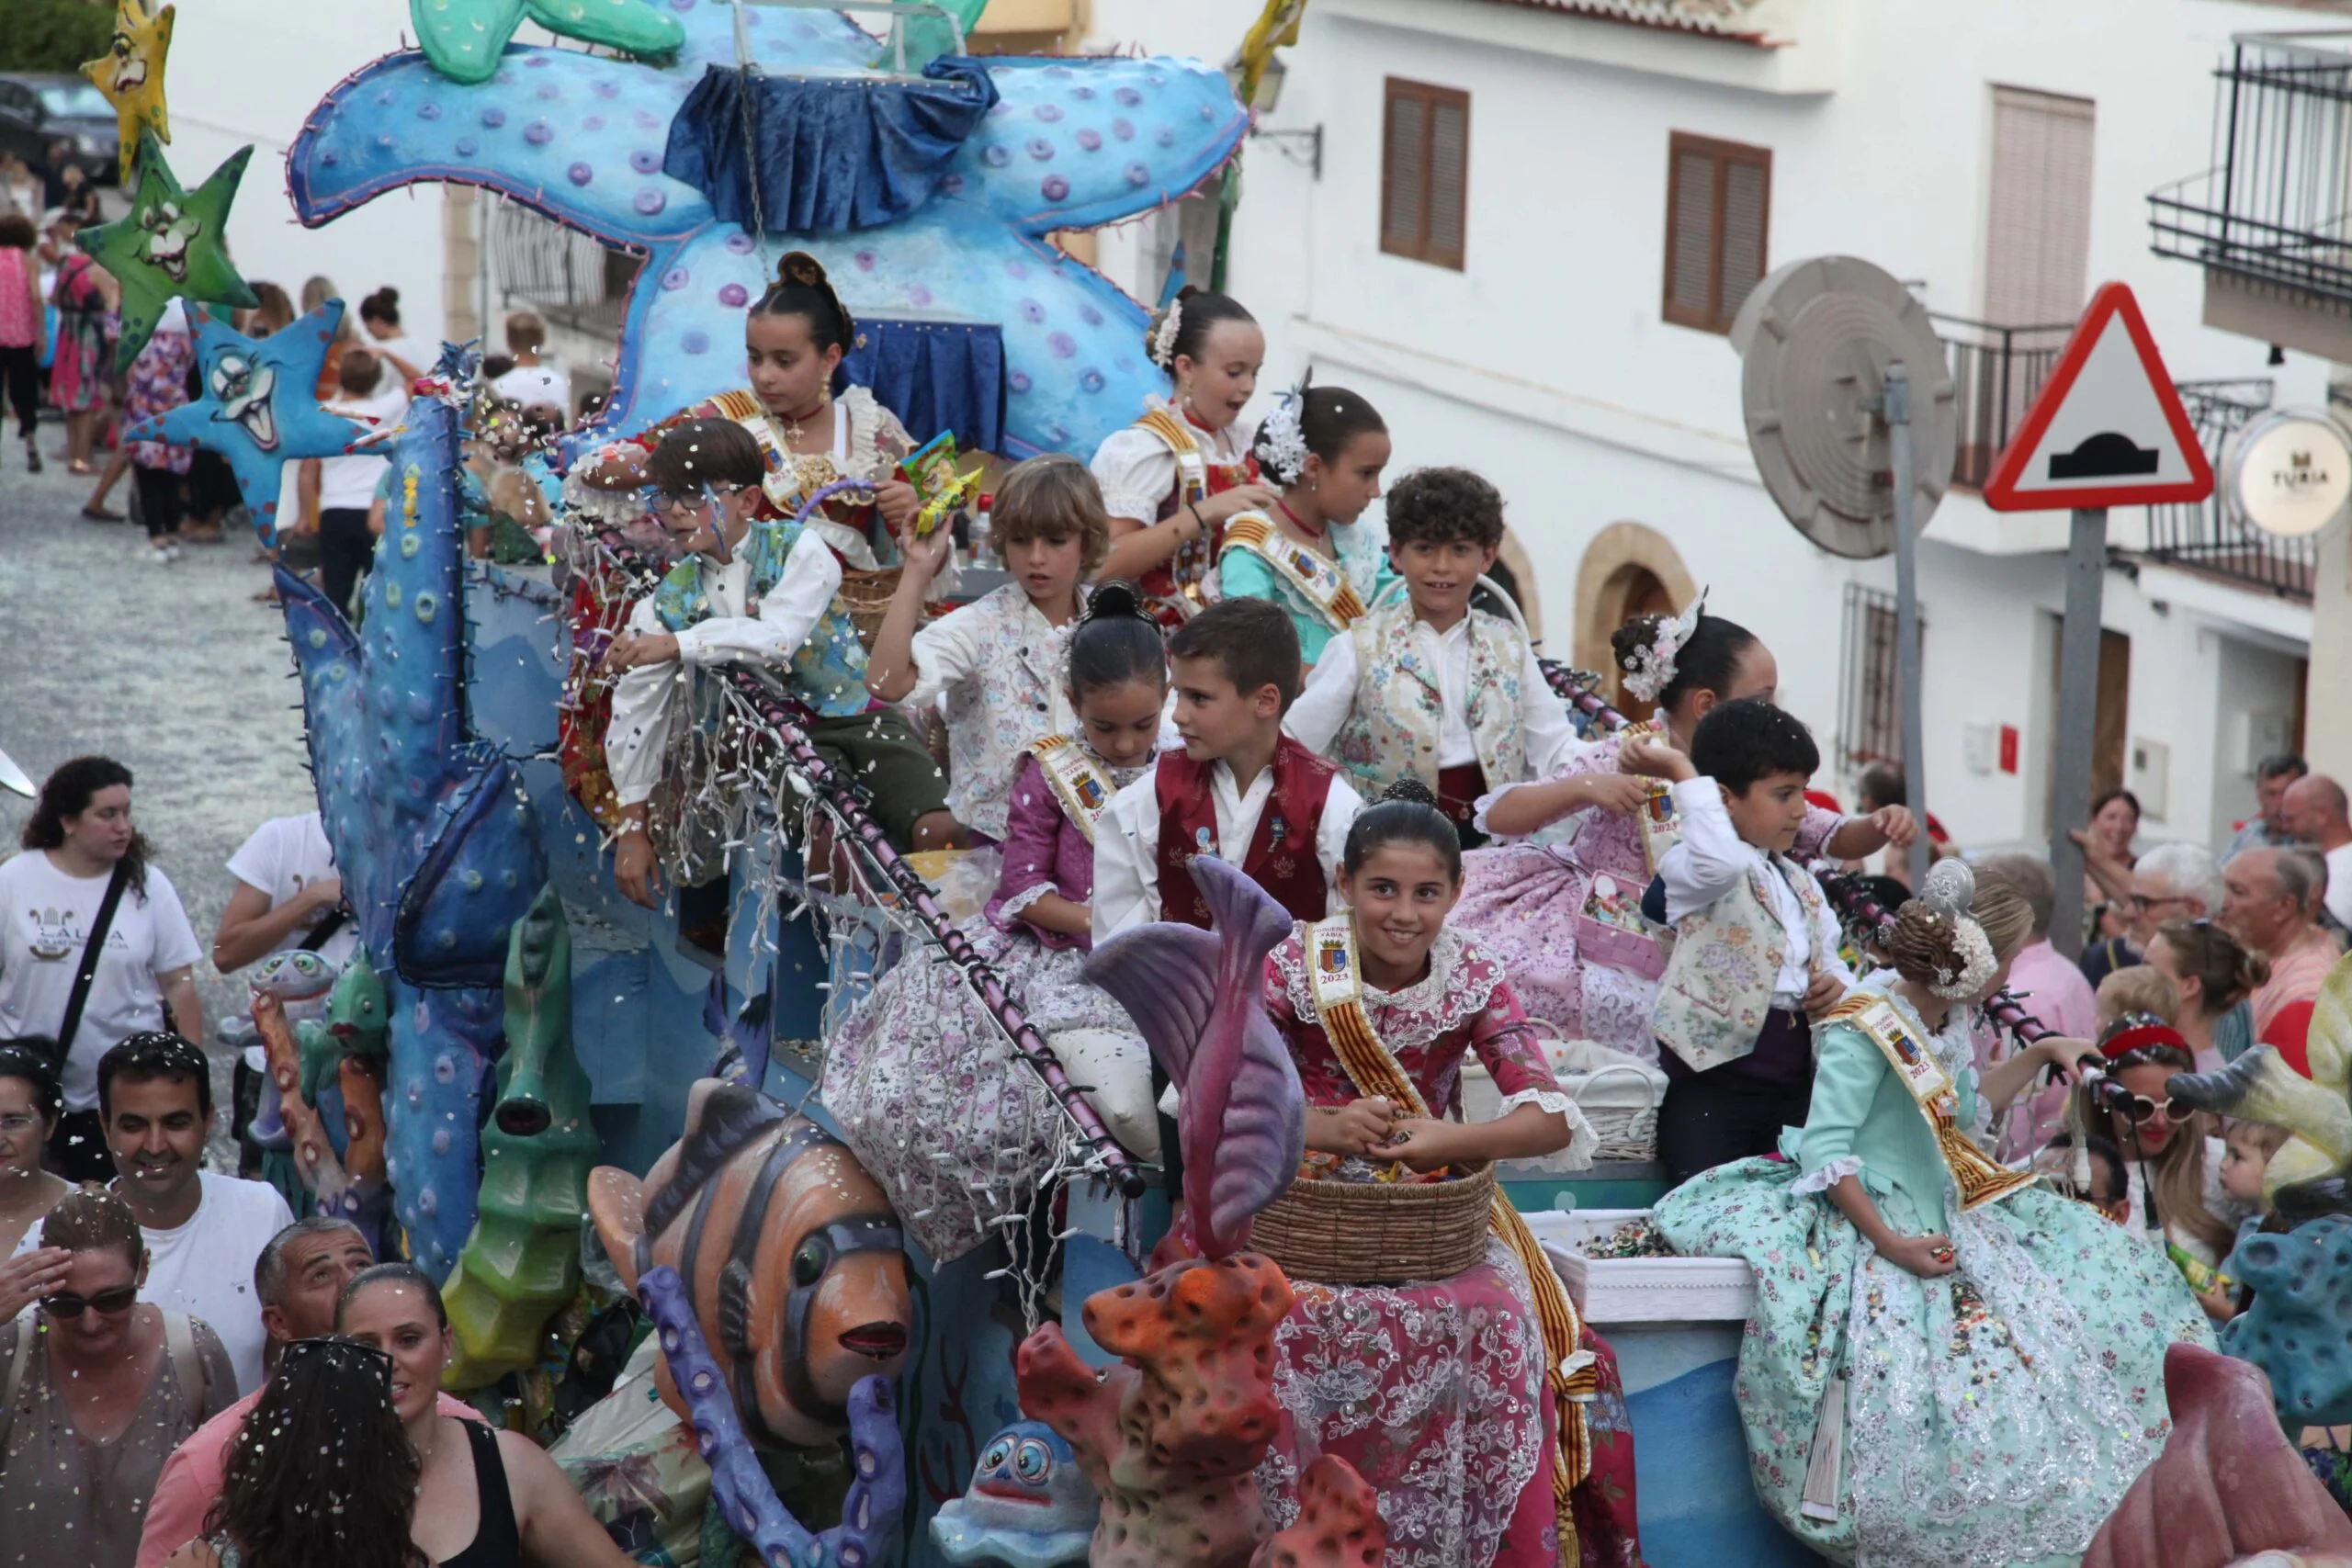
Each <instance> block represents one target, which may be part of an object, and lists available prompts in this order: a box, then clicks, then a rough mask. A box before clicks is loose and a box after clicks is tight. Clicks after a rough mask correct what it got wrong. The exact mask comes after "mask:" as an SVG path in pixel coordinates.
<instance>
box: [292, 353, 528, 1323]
mask: <svg viewBox="0 0 2352 1568" xmlns="http://www.w3.org/2000/svg"><path fill="white" fill-rule="evenodd" d="M391 458H392V471H393V473H394V475H395V477H396V479H397V483H398V489H397V490H396V491H395V494H394V500H393V502H392V504H391V506H390V508H389V513H390V515H389V516H388V517H387V518H386V520H385V530H384V538H383V539H382V541H381V542H380V543H379V546H378V547H377V550H376V562H375V567H374V570H371V571H370V572H369V573H368V582H367V587H366V589H365V590H364V595H365V600H366V606H367V615H366V616H365V617H364V620H363V623H362V628H361V629H360V630H359V631H358V632H356V633H355V632H354V631H353V630H352V629H351V627H350V626H348V625H347V624H346V623H345V620H344V618H343V616H342V615H341V614H339V613H338V612H337V611H336V610H335V609H334V607H333V606H332V605H330V604H328V603H327V600H326V596H325V595H324V594H322V593H321V592H319V591H318V590H317V589H315V588H313V587H311V585H310V584H309V583H307V582H304V581H302V580H300V578H297V577H295V576H294V575H292V574H291V573H289V572H288V571H286V570H282V569H281V570H279V571H278V573H277V592H278V594H279V596H280V597H281V598H283V599H284V600H285V602H286V629H287V635H288V639H289V640H290V641H291V642H292V643H293V645H294V660H295V665H296V668H297V671H298V672H299V674H300V678H301V682H302V704H303V712H304V716H305V718H306V719H307V721H308V724H309V729H310V734H309V739H310V747H311V773H312V775H313V776H314V777H315V778H316V780H317V783H318V790H319V809H320V813H321V815H322V817H323V818H324V819H325V822H326V829H327V841H328V842H329V843H330V844H332V845H333V846H334V859H335V869H336V870H337V871H339V872H341V873H342V874H343V886H344V895H345V898H346V899H348V900H349V902H350V904H351V908H352V909H353V911H354V913H355V915H356V918H357V922H356V923H357V925H358V928H359V934H360V937H361V939H362V941H363V942H365V944H366V948H367V952H368V956H369V958H370V959H371V961H373V963H374V964H375V965H376V967H377V969H378V970H379V972H380V974H381V977H382V980H383V983H384V989H385V995H386V1001H387V1003H388V1012H389V1017H390V1040H389V1046H390V1055H391V1065H390V1073H389V1075H388V1077H387V1080H386V1082H385V1085H384V1112H385V1120H386V1121H387V1122H388V1123H389V1124H390V1149H389V1156H388V1162H387V1163H388V1174H389V1175H390V1179H391V1182H392V1186H393V1189H394V1192H395V1198H394V1212H395V1213H397V1214H398V1215H399V1217H400V1221H401V1224H402V1225H403V1226H404V1227H405V1228H406V1230H407V1232H408V1241H409V1251H410V1254H411V1256H413V1258H415V1259H416V1261H417V1263H418V1264H419V1265H420V1266H421V1267H423V1268H424V1269H425V1270H426V1271H427V1272H429V1273H431V1274H432V1275H433V1276H434V1278H435V1279H436V1280H437V1279H441V1278H444V1277H445V1276H447V1274H448V1272H449V1270H450V1269H452V1268H453V1267H455V1266H456V1264H457V1261H458V1253H459V1251H460V1250H461V1249H462V1248H463V1247H464V1246H465V1242H466V1236H467V1234H468V1233H469V1232H470V1231H471V1230H472V1229H473V1224H474V1198H475V1186H476V1181H477V1178H478V1162H477V1158H476V1152H475V1151H476V1142H477V1141H476V1136H475V1129H476V1128H477V1126H478V1125H479V1124H480V1121H481V1118H480V1116H479V1115H478V1111H479V1110H480V1102H481V1089H482V1084H483V1082H484V1079H485V1075H486V1074H487V1072H488V1070H489V1068H490V1066H491V1065H492V1058H493V1057H494V1055H496V1051H497V1046H498V1043H499V1041H500V1040H501V1038H502V1037H503V1019H504V1013H505V994H504V991H503V971H504V966H505V961H506V945H507V934H508V932H509V931H510V930H511V928H512V927H513V926H514V924H515V921H517V920H519V919H522V918H523V916H524V914H525V913H526V910H527V909H528V908H529V906H530V901H531V897H532V896H533V895H534V894H535V893H536V892H537V890H538V888H539V886H540V885H541V884H542V883H544V882H545V881H546V879H547V873H546V868H545V863H544V861H543V860H542V857H541V855H540V852H539V845H538V836H537V831H536V830H535V829H534V827H533V824H532V815H531V809H530V807H529V805H528V803H527V802H526V799H525V798H524V796H523V793H522V784H521V777H520V775H519V774H518V773H516V771H515V765H514V764H513V763H512V762H510V761H507V760H506V759H505V758H504V757H503V756H501V755H500V754H499V753H498V752H497V751H496V750H493V749H492V748H491V747H489V746H486V745H484V744H483V743H481V741H479V740H476V739H472V738H471V737H469V735H468V734H467V732H466V727H465V722H464V718H463V711H462V710H463V706H464V704H463V698H462V691H461V688H462V686H463V683H464V680H465V662H466V626H465V622H466V617H465V613H464V610H465V603H464V597H463V595H464V592H465V578H464V562H465V526H464V522H463V520H462V518H461V516H460V515H459V510H458V465H459V463H460V461H461V454H460V452H459V449H458V415H457V411H456V410H455V409H453V408H451V407H450V406H449V405H448V404H447V403H446V402H443V401H441V400H437V399H435V398H430V397H426V398H420V399H418V400H416V401H414V402H413V403H411V404H410V405H409V413H408V417H407V419H406V420H405V422H404V423H403V426H402V429H401V435H400V438H399V440H398V441H397V442H396V443H395V444H394V446H393V449H392V453H391ZM388 959H389V962H387V960H388Z"/></svg>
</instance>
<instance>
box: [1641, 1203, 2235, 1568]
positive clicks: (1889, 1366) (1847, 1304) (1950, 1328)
mask: <svg viewBox="0 0 2352 1568" xmlns="http://www.w3.org/2000/svg"><path fill="white" fill-rule="evenodd" d="M1800 1174H1801V1172H1800V1168H1798V1167H1797V1166H1796V1165H1794V1164H1792V1163H1791V1162H1789V1161H1786V1160H1781V1159H1770V1158H1767V1159H1748V1160H1740V1161H1737V1162H1736V1163H1734V1164H1731V1165H1726V1166H1721V1167H1718V1168H1715V1169H1713V1170H1711V1171H1708V1172H1706V1173H1705V1174H1704V1175H1702V1176H1699V1177H1696V1178H1694V1179H1691V1181H1689V1182H1687V1183H1685V1184H1684V1185H1683V1186H1681V1187H1679V1188H1677V1189H1676V1190H1674V1191H1672V1192H1669V1193H1668V1194H1667V1196H1666V1197H1665V1198H1663V1199H1661V1200H1659V1201H1658V1205H1657V1216H1656V1217H1657V1225H1658V1228H1659V1229H1660V1230H1661V1231H1662V1232H1663V1233H1664V1235H1666V1237H1667V1239H1668V1241H1669V1242H1671V1243H1672V1244H1673V1247H1674V1249H1675V1250H1676V1251H1677V1252H1679V1253H1684V1254H1688V1255H1694V1256H1701V1257H1711V1258H1745V1259H1746V1260H1747V1264H1748V1266H1749V1267H1750V1268H1751V1269H1754V1270H1755V1274H1756V1313H1755V1315H1754V1316H1753V1317H1752V1318H1750V1319H1749V1320H1748V1325H1747V1335H1746V1337H1745V1338H1744V1340H1743V1341H1742V1345H1741V1348H1740V1356H1739V1374H1738V1377H1737V1379H1736V1382H1735V1383H1734V1391H1735V1393H1736V1396H1737V1398H1738V1401H1739V1412H1740V1420H1741V1422H1742V1424H1743V1425H1744V1426H1745V1427H1746V1428H1747V1455H1748V1462H1749V1466H1750V1469H1751V1471H1752V1472H1753V1475H1754V1479H1755V1482H1756V1491H1757V1495H1758V1497H1760V1498H1761V1499H1762V1501H1763V1503H1764V1506H1765V1507H1766V1508H1767V1509H1768V1510H1769V1511H1770V1513H1771V1514H1772V1516H1773V1517H1775V1518H1777V1519H1778V1520H1780V1521H1781V1524H1782V1525H1784V1526H1786V1527H1787V1528H1788V1529H1789V1530H1790V1531H1791V1532H1792V1533H1793V1534H1794V1535H1796V1536H1798V1537H1799V1538H1800V1539H1801V1540H1804V1542H1805V1543H1806V1544H1807V1545H1808V1546H1810V1547H1812V1548H1813V1549H1814V1550H1815V1551H1819V1552H1821V1553H1822V1554H1823V1555H1825V1556H1827V1557H1830V1558H1832V1559H1834V1560H1836V1561H1837V1562H1846V1563H1858V1564H1860V1565H1861V1568H1875V1565H1878V1564H1917V1565H1918V1568H1930V1565H1932V1568H1963V1565H1964V1568H2003V1565H2006V1564H2014V1563H2039V1562H2048V1561H2064V1562H2075V1561H2076V1560H2078V1559H2079V1558H2080V1556H2081V1554H2082V1552H2083V1550H2084V1549H2085V1548H2086V1546H2088V1545H2089V1543H2090V1540H2091V1537H2092V1535H2093V1534H2095V1533H2096V1532H2097V1531H2098V1528H2099V1526H2100V1525H2101V1524H2103V1523H2105V1522H2106V1520H2107V1517H2108V1516H2109V1514H2110V1513H2112V1512H2113V1511H2114V1509H2115V1506H2116V1505H2117V1504H2118V1503H2120V1501H2122V1498H2123V1494H2124V1492H2125V1490H2126V1489H2127V1488H2128V1487H2130V1485H2131V1483H2132V1482H2133V1481H2134V1480H2135V1479H2137V1477H2138V1476H2139V1474H2140V1472H2142V1471H2143V1470H2144V1469H2146V1468H2147V1466H2148V1465H2149V1464H2150V1463H2151V1462H2152V1461H2154V1459H2155V1457H2156V1454H2157V1451H2158V1450H2160V1449H2161V1448H2162V1447H2163V1446H2164V1439H2165V1433H2166V1431H2168V1430H2169V1429H2170V1426H2171V1422H2170V1420H2169V1418H2168V1417H2167V1416H2166V1415H2165V1392H2164V1356H2165V1347H2166V1346H2168V1345H2170V1344H2171V1343H2172V1342H2173V1341H2174V1340H2176V1339H2187V1340H2190V1341H2193V1342H2195V1343H2197V1344H2199V1345H2203V1346H2206V1347H2208V1348H2211V1345H2212V1343H2213V1333H2212V1329H2211V1326H2210V1325H2208V1323H2207V1321H2206V1318H2205V1314H2204V1313H2203V1311H2202V1310H2201V1309H2200V1308H2199V1306H2198V1304H2197V1302H2196V1299H2195V1298H2194V1297H2192V1296H2191V1295H2190V1294H2189V1293H2188V1287H2187V1286H2186V1285H2184V1284H2183V1283H2182V1281H2181V1279H2180V1276H2179V1274H2178V1273H2177V1271H2175V1270H2174V1269H2172V1267H2171V1266H2170V1265H2169V1264H2167V1263H2165V1260H2164V1258H2163V1255H2162V1254H2160V1253H2158V1252H2155V1251H2154V1250H2153V1249H2151V1248H2148V1247H2143V1246H2142V1245H2140V1244H2139V1243H2138V1242H2136V1241H2134V1240H2133V1239H2132V1237H2131V1236H2130V1235H2127V1234H2125V1232H2124V1231H2123V1230H2122V1229H2121V1228H2120V1227H2119V1226H2117V1225H2114V1224H2110V1223H2109V1222H2108V1221H2107V1220H2105V1219H2103V1218H2101V1217H2100V1216H2099V1215H2098V1213H2096V1212H2094V1211H2093V1210H2091V1209H2090V1208H2088V1207H2087V1206H2086V1205H2084V1204H2081V1203H2076V1202H2074V1201H2070V1200H2067V1199H2064V1198H2060V1197H2057V1196H2055V1195H2054V1194H2052V1193H2050V1192H2047V1191H2044V1190H2041V1189H2039V1188H2030V1189H2027V1190H2024V1191H2020V1192H2017V1193H2013V1194H2011V1195H2010V1196H2009V1197H2007V1198H2004V1199H2001V1200H2000V1201H1996V1202H1994V1203H1989V1204H1986V1205H1985V1206H1984V1207H1982V1208H1980V1209H1977V1210H1975V1211H1974V1212H1973V1213H1965V1214H1958V1213H1956V1214H1955V1217H1954V1218H1953V1220H1952V1224H1951V1232H1950V1234H1951V1241H1952V1245H1953V1247H1954V1248H1955V1250H1956V1252H1957V1254H1958V1258H1959V1268H1958V1269H1957V1270H1956V1271H1955V1272H1953V1273H1951V1274H1949V1275H1945V1276H1943V1277H1942V1278H1940V1279H1935V1280H1923V1279H1920V1278H1918V1277H1917V1276H1916V1275H1913V1274H1911V1273H1908V1272H1906V1271H1905V1270H1904V1269H1899V1268H1897V1267H1896V1266H1895V1265H1894V1264H1893V1263H1890V1262H1888V1261H1887V1260H1886V1259H1885V1258H1882V1257H1880V1256H1879V1255H1878V1253H1877V1251H1876V1250H1875V1249H1873V1248H1872V1247H1871V1246H1870V1245H1869V1243H1867V1242H1865V1241H1864V1240H1863V1239H1862V1236H1861V1233H1860V1231H1858V1230H1856V1229H1855V1227H1854V1224H1853V1223H1852V1222H1851V1221H1850V1220H1849V1219H1847V1218H1846V1216H1845V1215H1844V1214H1843V1213H1839V1212H1838V1209H1837V1208H1836V1207H1835V1206H1834V1205H1833V1204H1831V1203H1830V1201H1828V1199H1827V1198H1826V1197H1825V1196H1822V1195H1820V1194H1818V1193H1810V1192H1808V1193H1804V1194H1798V1193H1796V1192H1794V1191H1793V1190H1792V1189H1793V1188H1794V1187H1795V1185H1796V1184H1797V1181H1798V1179H1799V1177H1800ZM1902 1218H1903V1217H1902V1216H1901V1215H1900V1214H1899V1213H1889V1214H1888V1221H1889V1223H1890V1224H1894V1225H1896V1227H1897V1228H1898V1229H1916V1228H1917V1227H1912V1226H1905V1225H1904V1224H1903V1223H1902ZM1836 1382H1842V1385H1843V1393H1844V1437H1843V1442H1842V1445H1841V1449H1840V1472H1839V1475H1838V1482H1837V1483H1836V1484H1834V1485H1831V1486H1828V1487H1826V1488H1825V1490H1826V1492H1827V1494H1828V1498H1829V1500H1828V1502H1827V1505H1826V1506H1825V1507H1821V1508H1818V1509H1817V1510H1816V1511H1820V1512H1826V1511H1830V1510H1832V1509H1834V1513H1835V1517H1831V1518H1820V1517H1807V1514H1806V1512H1805V1510H1804V1492H1805V1484H1806V1471H1807V1466H1808V1463H1809V1462H1810V1460H1811V1456H1812V1453H1813V1450H1814V1445H1815V1432H1816V1427H1818V1426H1819V1424H1820V1422H1821V1417H1822V1414H1823V1406H1824V1401H1825V1397H1826V1395H1827V1394H1828V1393H1829V1392H1830V1390H1831V1388H1832V1385H1833V1383H1836ZM1816 1500H1817V1501H1819V1499H1818V1496H1817V1499H1816Z"/></svg>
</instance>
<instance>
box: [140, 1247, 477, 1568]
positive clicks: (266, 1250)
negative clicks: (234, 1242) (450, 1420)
mask: <svg viewBox="0 0 2352 1568" xmlns="http://www.w3.org/2000/svg"><path fill="white" fill-rule="evenodd" d="M375 1261H376V1255H375V1254H374V1253H373V1252H372V1251H370V1250H369V1249H368V1240H367V1238H366V1237H365V1236H363V1235H360V1234H359V1232H358V1231H357V1230H356V1229H355V1228H353V1227H352V1226H351V1225H350V1224H347V1223H346V1222H345V1221H342V1220H332V1219H321V1218H317V1217H315V1216H314V1217H312V1218H310V1219H303V1220H297V1221H295V1222H294V1223H293V1224H290V1225H288V1226H287V1227H286V1228H285V1229H284V1230H281V1231H279V1232H278V1233H277V1235H274V1236H272V1237H271V1238H270V1239H269V1244H268V1245H267V1246H266V1247H263V1248H262V1252H261V1256H260V1258H257V1259H255V1260H254V1296H255V1298H256V1299H258V1300H259V1301H260V1303H261V1320H262V1323H263V1325H264V1326H266V1328H267V1329H268V1331H269V1349H268V1357H269V1361H270V1364H271V1365H273V1366H275V1365H276V1364H277V1352H278V1350H279V1348H281V1347H283V1346H286V1345H288V1344H291V1343H292V1342H293V1341H295V1340H297V1339H316V1338H319V1337H322V1336H324V1335H328V1334H332V1333H334V1303H335V1301H336V1299H337V1298H338V1297H340V1296H341V1295H342V1294H343V1287H344V1286H345V1284H347V1283H349V1281H350V1280H351V1277H352V1276H353V1275H354V1274H356V1273H358V1272H359V1271H360V1270H361V1269H365V1268H367V1267H368V1266H369V1265H370V1264H372V1263H374V1262H375ZM260 1398H261V1391H260V1390H259V1389H255V1390H254V1392H253V1393H249V1394H247V1395H246V1396H245V1397H244V1398H243V1399H241V1400H239V1401H238V1402H237V1403H236V1404H232V1405H231V1406H229V1408H228V1409H226V1410H224V1411H222V1412H221V1413H220V1415H218V1416H214V1417H213V1418H212V1419H211V1420H210V1421H209V1422H207V1423H205V1424H204V1425H203V1426H201V1427H198V1428H197V1429H196V1433H195V1435H194V1436H192V1437H190V1438H188V1440H187V1442H185V1443H182V1444H181V1445H180V1446H179V1449H178V1450H177V1451H176V1452H175V1453H174V1454H173V1455H172V1457H171V1458H170V1459H168V1460H166V1461H164V1473H163V1474H162V1475H161V1476H159V1477H157V1478H156V1481H155V1499H154V1501H153V1502H152V1503H150V1504H149V1505H148V1506H147V1523H146V1526H145V1528H144V1529H142V1530H141V1534H140V1537H139V1558H138V1562H137V1568H162V1564H163V1562H164V1559H166V1558H168V1557H170V1556H171V1555H172V1553H173V1552H175V1551H178V1550H179V1549H180V1548H181V1547H183V1546H185V1545H187V1543H188V1542H189V1541H191V1540H196V1539H197V1538H198V1536H201V1535H202V1534H203V1533H204V1517H205V1516H206V1515H207V1514H209V1513H210V1512H211V1511H212V1505H213V1503H214V1501H215V1500H216V1499H218V1498H219V1497H220V1485H221V1482H222V1479H223V1478H224V1477H225V1476H226V1475H227V1473H228V1469H229V1445H230V1444H231V1443H232V1442H234V1441H235V1440H236V1437H237V1434H238V1432H239V1431H241V1430H243V1427H244V1425H245V1416H247V1414H248V1413H250V1412H251V1411H252V1409H253V1407H254V1404H255V1403H256V1402H257V1401H259V1400H260ZM441 1414H442V1415H444V1416H460V1417H465V1418H468V1419H471V1420H477V1421H478V1420H480V1419H481V1416H480V1415H479V1414H477V1413H476V1412H475V1410H474V1408H473V1406H471V1405H469V1404H466V1403H464V1402H463V1401H461V1400H456V1399H452V1398H450V1397H449V1396H448V1395H447V1394H446V1393H445V1394H443V1395H442V1396H441Z"/></svg>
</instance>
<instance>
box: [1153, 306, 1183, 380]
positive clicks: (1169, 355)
mask: <svg viewBox="0 0 2352 1568" xmlns="http://www.w3.org/2000/svg"><path fill="white" fill-rule="evenodd" d="M1183 322H1184V301H1183V300H1182V299H1170V301H1168V313H1167V314H1166V315H1164V316H1162V317H1160V318H1159V330H1158V331H1157V332H1155V333H1152V334H1151V362H1152V363H1153V364H1154V365H1157V366H1159V367H1160V368H1161V369H1162V370H1173V369H1175V368H1176V334H1177V333H1179V332H1181V331H1182V330H1183Z"/></svg>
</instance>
